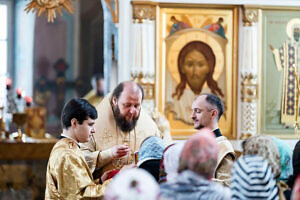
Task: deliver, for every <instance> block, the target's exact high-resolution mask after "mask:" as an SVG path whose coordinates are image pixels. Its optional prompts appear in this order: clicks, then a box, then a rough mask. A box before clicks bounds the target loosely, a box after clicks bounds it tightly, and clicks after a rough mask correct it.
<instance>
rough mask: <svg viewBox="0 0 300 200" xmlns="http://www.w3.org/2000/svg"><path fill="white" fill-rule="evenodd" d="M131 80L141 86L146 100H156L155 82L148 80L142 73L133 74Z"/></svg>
mask: <svg viewBox="0 0 300 200" xmlns="http://www.w3.org/2000/svg"><path fill="white" fill-rule="evenodd" d="M131 78H132V79H133V80H134V81H135V82H137V83H138V84H140V85H141V86H142V88H143V89H144V99H148V100H149V99H151V100H154V98H155V84H154V82H153V81H149V80H147V78H146V77H145V76H144V74H143V73H142V72H140V73H139V74H131Z"/></svg>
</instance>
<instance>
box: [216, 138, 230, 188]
mask: <svg viewBox="0 0 300 200" xmlns="http://www.w3.org/2000/svg"><path fill="white" fill-rule="evenodd" d="M216 142H217V144H218V147H219V154H218V161H217V165H216V168H215V173H214V181H215V182H220V183H222V184H223V185H224V186H229V185H230V176H231V168H232V165H233V162H234V160H235V153H234V149H233V146H232V144H231V143H230V142H229V141H228V140H227V138H226V137H225V136H220V137H217V138H216Z"/></svg>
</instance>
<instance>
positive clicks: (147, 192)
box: [105, 168, 159, 200]
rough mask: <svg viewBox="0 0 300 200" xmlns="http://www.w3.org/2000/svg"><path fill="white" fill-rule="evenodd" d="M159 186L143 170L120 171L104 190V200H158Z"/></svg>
mask: <svg viewBox="0 0 300 200" xmlns="http://www.w3.org/2000/svg"><path fill="white" fill-rule="evenodd" d="M158 199H159V186H158V183H157V182H156V181H155V179H154V178H153V177H152V176H151V175H150V174H149V173H148V172H146V171H145V170H143V169H139V168H134V169H127V170H124V171H121V172H120V173H119V174H118V175H116V176H115V177H114V179H113V180H112V181H111V183H110V184H109V185H108V187H107V189H106V190H105V200H158Z"/></svg>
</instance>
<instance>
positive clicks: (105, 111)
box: [81, 94, 160, 174]
mask: <svg viewBox="0 0 300 200" xmlns="http://www.w3.org/2000/svg"><path fill="white" fill-rule="evenodd" d="M110 102H111V94H108V95H106V97H105V98H104V99H103V101H102V102H101V103H100V104H99V105H98V106H97V107H96V109H97V112H98V119H97V120H96V121H95V129H96V133H94V135H93V137H91V138H90V140H89V141H88V142H87V143H84V144H82V146H81V149H82V151H83V154H84V156H85V159H86V161H87V163H88V166H89V167H90V170H91V171H92V172H94V170H95V169H101V172H100V174H103V173H104V172H106V171H108V170H111V169H120V168H121V167H122V166H124V165H127V164H131V163H133V162H134V153H135V152H137V151H138V150H139V148H140V145H141V142H142V141H143V140H144V139H145V138H147V137H149V136H154V135H155V136H160V134H159V130H158V128H157V126H156V124H155V122H154V121H153V120H152V119H151V117H150V116H149V115H148V114H147V113H146V111H145V110H144V109H143V108H141V111H140V117H139V119H138V121H137V124H136V127H135V128H134V129H133V130H132V131H130V132H129V133H124V132H122V131H121V130H120V128H119V127H118V126H117V124H116V122H115V119H114V116H113V111H112V106H111V103H110ZM125 143H127V144H128V145H129V148H130V152H129V153H128V154H127V155H126V156H124V157H122V158H121V159H116V158H113V155H112V147H113V146H115V145H121V144H125Z"/></svg>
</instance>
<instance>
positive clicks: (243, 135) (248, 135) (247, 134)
mask: <svg viewBox="0 0 300 200" xmlns="http://www.w3.org/2000/svg"><path fill="white" fill-rule="evenodd" d="M252 136H253V134H251V133H243V134H242V135H241V137H240V139H241V140H246V139H248V138H250V137H252Z"/></svg>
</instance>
